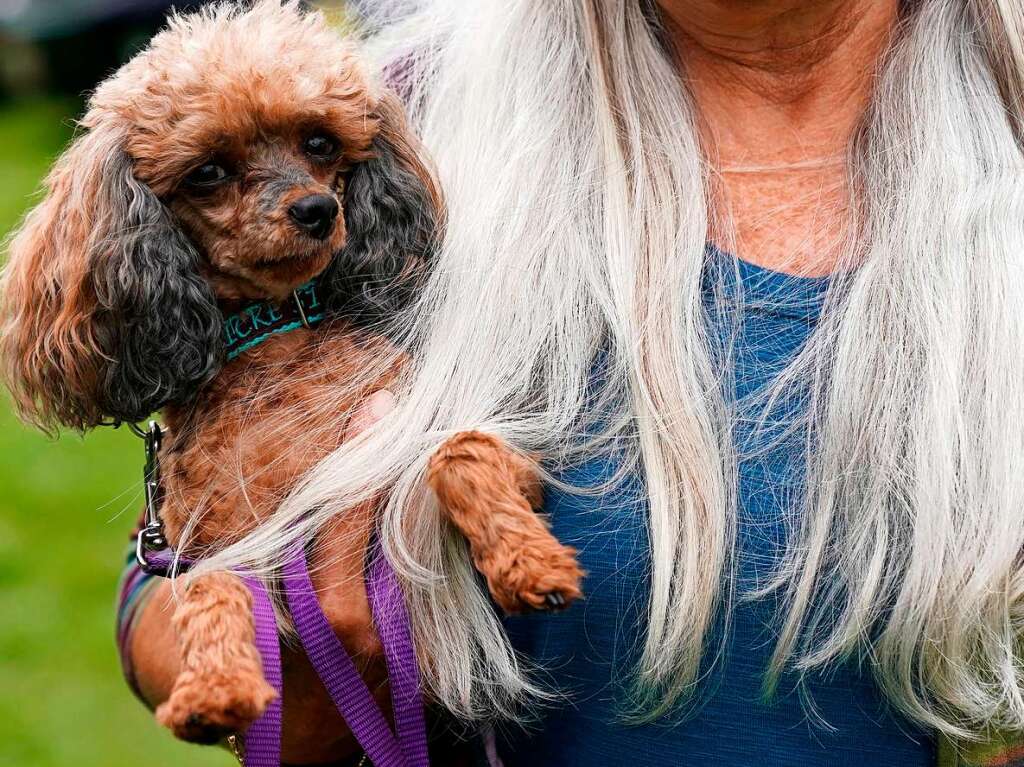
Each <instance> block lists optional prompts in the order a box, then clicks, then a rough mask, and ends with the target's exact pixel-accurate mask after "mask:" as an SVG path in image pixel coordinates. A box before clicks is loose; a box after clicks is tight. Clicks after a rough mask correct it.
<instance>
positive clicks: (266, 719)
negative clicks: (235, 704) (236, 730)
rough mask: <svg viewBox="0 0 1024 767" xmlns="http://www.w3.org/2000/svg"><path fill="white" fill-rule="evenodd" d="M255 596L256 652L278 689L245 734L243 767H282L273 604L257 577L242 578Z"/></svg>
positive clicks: (280, 693)
mask: <svg viewBox="0 0 1024 767" xmlns="http://www.w3.org/2000/svg"><path fill="white" fill-rule="evenodd" d="M241 578H242V580H243V581H244V582H245V585H246V586H248V587H249V591H250V592H251V593H252V618H253V625H254V626H255V627H256V649H258V650H259V651H260V657H261V658H262V659H263V676H264V678H265V679H266V680H267V682H268V684H270V686H271V687H273V688H274V689H275V690H277V697H276V698H274V700H272V701H271V702H270V705H268V706H267V708H266V710H265V711H264V712H263V715H262V716H261V717H260V718H259V719H257V720H256V721H255V722H253V723H252V724H251V725H249V729H248V730H246V731H245V735H244V736H243V741H244V743H245V757H244V762H243V765H244V767H281V712H282V709H283V704H284V682H283V679H282V675H281V644H280V641H279V640H278V637H277V618H276V617H275V616H274V603H273V602H272V601H271V600H270V595H269V594H267V589H266V587H265V586H264V585H263V582H262V581H260V580H259V579H258V578H253V577H252V576H249V575H243V576H241Z"/></svg>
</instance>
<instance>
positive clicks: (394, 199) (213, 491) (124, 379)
mask: <svg viewBox="0 0 1024 767" xmlns="http://www.w3.org/2000/svg"><path fill="white" fill-rule="evenodd" d="M82 126H83V128H84V132H83V133H82V134H81V135H80V136H79V137H78V138H77V139H76V140H75V141H74V142H73V143H72V145H71V146H70V147H69V148H68V150H67V151H66V152H65V154H64V155H63V156H62V157H61V158H60V160H59V161H58V162H57V163H56V165H55V167H54V169H53V171H52V172H51V174H50V176H49V178H48V181H47V189H48V194H47V196H46V197H45V199H44V200H43V201H42V202H41V204H40V205H39V206H38V207H36V208H35V210H33V211H32V212H31V213H30V214H29V215H28V217H27V218H26V220H25V221H24V223H23V225H22V227H21V228H20V231H19V232H18V233H17V235H16V237H15V238H14V240H13V242H12V246H11V254H10V261H9V264H8V266H7V268H6V271H5V274H4V278H3V337H2V340H0V355H2V362H3V373H4V376H5V378H6V382H7V384H8V386H9V388H10V389H11V391H12V393H13V395H14V398H15V402H16V404H17V407H18V408H19V410H20V412H21V413H22V415H23V416H24V417H25V418H26V419H27V420H29V421H31V422H33V423H35V424H37V425H39V426H40V427H42V428H44V429H47V430H51V431H52V430H54V429H56V428H57V427H58V426H60V425H64V426H69V427H72V428H75V429H79V430H85V429H89V428H91V427H94V426H97V425H99V424H102V423H104V422H105V420H106V419H113V420H114V421H117V422H120V421H137V420H140V419H142V418H145V417H146V416H147V415H148V414H149V413H151V412H152V411H154V410H157V409H162V410H163V415H164V419H165V421H166V423H167V426H168V427H169V434H170V436H169V438H168V439H166V440H165V444H164V446H163V448H162V453H161V461H162V465H163V471H164V484H165V496H164V501H163V504H162V507H161V510H160V514H161V517H162V519H163V521H164V524H165V527H166V532H167V535H168V538H169V540H170V541H171V543H172V544H174V545H176V546H177V547H179V548H182V549H183V553H185V554H187V555H190V556H193V557H201V556H203V555H204V554H205V553H209V552H210V551H212V550H216V549H217V548H219V547H223V546H224V545H225V544H227V543H229V542H231V541H234V540H237V539H238V538H239V537H241V536H243V535H245V534H246V533H247V532H249V531H251V530H252V529H253V528H254V526H256V525H258V524H259V523H260V521H261V520H265V519H266V518H267V517H268V516H270V515H271V514H272V513H273V512H274V509H275V508H276V507H277V504H278V503H279V502H280V499H281V498H282V497H283V496H284V495H285V494H286V493H287V492H288V490H289V489H290V488H292V487H293V486H294V485H295V484H296V483H297V482H298V480H299V478H300V477H301V476H302V475H303V473H304V472H306V471H307V470H308V469H309V468H310V467H311V466H313V465H314V464H315V463H316V462H317V461H319V460H320V459H322V458H323V457H324V456H326V455H327V454H328V453H329V452H331V451H332V450H334V449H335V448H337V447H338V445H339V444H340V442H341V439H342V435H343V434H344V432H345V424H344V418H345V417H346V416H347V414H351V413H352V412H353V411H354V409H355V407H356V405H357V404H358V403H359V401H361V400H362V399H363V398H364V397H365V396H367V395H369V394H370V393H371V392H372V391H375V390H377V389H380V388H386V387H387V386H388V385H389V384H390V383H391V382H392V381H393V379H394V376H395V375H396V374H397V372H398V371H397V370H396V369H394V367H392V368H388V369H379V368H381V367H382V366H381V364H379V362H378V360H380V359H382V358H387V359H399V360H400V359H401V358H400V356H398V355H396V354H384V352H386V351H389V347H388V341H387V340H386V339H384V338H382V337H380V336H378V335H374V334H373V333H371V332H369V331H368V330H365V329H362V328H363V326H364V325H365V323H361V320H363V319H366V318H370V319H373V318H379V317H381V316H382V315H387V314H388V313H391V312H395V311H398V310H399V309H400V307H401V306H402V305H403V304H404V303H405V301H406V300H407V299H408V297H409V294H410V293H411V292H412V291H414V290H415V287H416V283H417V278H418V277H419V276H420V275H422V274H423V273H424V271H425V270H426V268H427V266H428V261H429V258H430V248H431V243H432V239H433V236H434V234H435V231H436V229H437V226H438V219H439V217H440V215H441V201H440V196H439V194H438V191H437V189H436V187H435V184H434V182H433V180H432V177H431V175H430V173H429V172H428V171H427V169H426V167H425V166H424V164H423V162H422V161H421V159H420V157H419V150H418V147H417V146H416V144H415V142H414V140H413V139H412V137H411V135H410V133H409V131H408V128H407V126H406V124H405V121H404V116H403V114H402V110H401V108H400V105H399V103H398V102H397V100H396V98H395V97H394V96H393V95H392V94H390V93H388V92H387V91H385V90H382V89H378V88H376V87H375V86H374V85H373V84H372V83H371V82H370V80H369V79H368V77H367V75H366V74H365V72H364V71H363V68H362V66H361V64H360V62H359V60H358V58H357V56H356V55H355V54H354V52H353V51H352V49H351V48H350V46H349V45H348V44H347V43H346V42H345V41H344V40H343V39H341V38H339V37H338V36H336V35H335V34H334V33H333V32H332V31H331V30H330V29H329V28H328V27H327V26H326V24H325V23H324V22H323V19H322V18H321V17H320V16H319V15H317V14H304V13H302V12H301V11H300V10H299V9H298V7H297V5H296V4H295V3H292V2H289V3H285V4H284V5H281V4H280V3H279V2H276V0H263V1H262V2H258V3H256V4H255V5H254V6H252V7H250V8H248V9H239V8H237V7H232V6H229V5H220V6H214V7H212V8H208V9H207V10H205V11H202V12H200V13H197V14H194V15H189V16H177V17H174V18H173V19H172V20H171V22H170V24H169V26H168V28H167V29H166V30H164V31H163V32H161V33H160V34H159V35H157V36H156V37H155V38H154V39H153V41H152V43H151V44H150V46H149V47H148V48H147V49H146V50H145V51H143V52H142V53H140V54H139V55H138V56H136V57H135V58H134V59H133V60H132V61H130V62H129V63H128V64H126V65H125V66H124V67H123V68H122V69H121V70H119V71H118V72H117V73H116V74H114V75H113V76H112V77H111V78H110V79H109V80H107V81H106V82H104V83H103V84H101V85H100V86H99V88H98V89H97V90H96V92H95V94H94V95H93V97H92V99H91V101H90V105H89V109H88V112H87V114H86V116H85V117H84V119H83V121H82ZM311 200H312V201H313V202H315V204H316V208H315V210H314V213H313V214H310V215H308V216H307V215H306V214H305V213H302V211H300V210H299V209H298V208H297V207H296V206H297V205H298V206H301V205H304V204H307V203H309V201H311ZM309 204H312V203H309ZM300 214H301V215H300ZM314 277H317V279H318V284H319V285H320V287H321V288H322V290H323V292H324V300H325V301H327V302H328V303H329V305H330V306H331V307H332V308H333V310H334V317H335V319H333V320H331V321H329V322H326V323H324V324H323V325H321V326H319V327H317V328H315V329H312V330H310V329H299V330H295V331H293V332H290V333H288V334H285V335H279V336H276V337H274V338H272V339H271V340H268V341H266V342H264V343H263V344H261V345H260V346H258V347H256V348H254V349H252V350H250V351H248V352H246V353H244V354H242V355H241V356H240V357H238V358H237V359H234V360H232V361H230V362H228V361H226V359H225V352H224V340H223V328H222V325H223V318H224V316H225V315H226V314H229V313H232V312H234V311H236V310H237V309H238V308H239V307H240V306H241V305H242V304H243V303H245V302H247V301H251V300H254V299H261V300H283V299H284V298H285V297H287V296H289V295H290V293H291V291H292V290H294V289H295V288H296V287H297V286H299V285H301V284H303V283H305V282H306V281H308V280H310V279H311V278H314ZM396 364H398V365H400V364H401V362H400V361H399V363H396ZM367 370H371V371H372V370H377V372H376V374H375V375H374V376H371V377H367V376H366V371H367ZM356 380H358V381H360V382H363V381H365V385H364V384H363V383H360V384H359V385H358V386H357V385H351V382H352V381H356ZM339 382H341V383H347V384H349V385H339ZM339 400H343V401H339ZM325 403H330V408H331V412H334V413H338V414H340V415H339V416H338V419H335V420H332V419H330V418H326V419H325V418H324V417H323V414H324V412H325ZM429 484H430V486H431V488H432V489H433V490H434V492H435V493H436V494H437V497H438V499H439V500H440V502H441V505H442V507H443V508H444V509H446V510H447V513H448V514H449V515H450V518H451V520H452V522H453V523H454V524H455V525H456V526H457V527H458V529H459V530H460V531H462V533H464V534H465V536H466V538H467V539H468V540H469V543H470V546H471V549H472V554H473V558H474V561H475V562H476V564H477V566H478V567H479V569H480V571H481V572H482V573H483V574H484V575H485V576H486V578H487V582H488V584H489V586H490V589H491V591H492V593H493V595H494V597H495V599H496V601H497V602H498V604H499V605H500V606H501V607H502V608H504V609H505V610H508V611H510V612H515V611H519V610H525V609H543V608H545V607H550V606H552V605H554V606H560V605H561V604H565V603H568V602H569V601H571V600H572V599H574V598H576V597H578V596H579V594H580V591H579V580H580V576H581V573H580V571H579V568H578V567H577V565H576V562H575V559H574V552H573V550H572V549H570V548H567V547H564V546H562V545H561V544H559V543H558V541H557V540H555V539H554V538H553V536H552V535H551V533H550V532H549V531H548V529H547V527H546V526H545V524H544V522H543V520H542V519H541V517H539V516H538V515H537V514H536V513H535V512H534V509H535V508H536V507H537V506H538V505H539V502H540V498H539V493H540V491H539V485H538V481H537V477H536V474H535V472H534V469H533V467H532V466H531V464H530V463H529V462H528V461H526V460H525V459H523V458H521V457H520V456H518V455H516V454H515V453H513V452H511V451H510V450H509V449H508V448H507V447H506V446H505V445H503V444H502V443H501V442H500V441H498V440H497V439H495V438H493V437H491V436H488V435H486V434H481V433H477V432H468V433H463V434H460V435H457V436H456V437H455V438H453V439H452V440H451V441H450V442H449V443H447V444H446V445H445V446H444V447H443V448H442V449H441V450H440V451H439V452H438V453H437V454H436V455H435V456H433V458H432V460H431V462H430V469H429ZM373 515H374V508H372V507H371V506H367V507H366V508H361V509H355V510H353V511H352V513H351V514H350V515H346V518H345V520H344V521H343V523H342V526H343V527H345V528H346V529H345V530H344V531H343V532H344V533H345V535H346V536H348V537H347V538H346V540H347V541H351V544H352V545H351V551H352V553H351V556H349V557H347V558H344V559H345V561H343V562H342V563H341V565H340V566H341V567H342V569H346V570H347V572H348V573H349V574H351V575H353V576H354V577H353V578H351V581H353V582H356V583H358V584H359V591H358V593H354V594H350V595H348V596H347V598H348V599H350V600H351V604H353V605H356V606H357V607H358V606H361V607H360V608H359V609H362V610H363V612H364V613H365V612H366V606H365V602H366V597H365V591H364V590H363V587H362V578H361V575H362V567H363V561H362V557H363V552H364V551H365V548H366V543H367V540H368V537H369V534H370V529H371V526H372V519H373ZM337 532H338V531H336V530H332V531H331V534H332V535H334V534H337ZM552 595H555V596H556V599H554V600H553V601H552ZM250 607H251V605H250V597H249V594H248V592H247V590H246V589H245V587H244V585H243V584H242V583H241V581H240V580H239V579H238V578H237V577H236V576H234V575H232V574H229V573H217V574H212V575H207V576H203V577H199V578H197V579H195V580H193V581H191V582H190V584H189V586H188V588H187V590H186V591H185V593H184V595H183V597H182V599H181V602H180V604H179V605H178V607H177V611H176V613H175V615H174V619H173V622H174V626H175V628H176V630H177V633H178V637H179V643H180V650H181V673H180V675H179V677H178V679H177V681H176V683H175V686H174V689H173V691H172V694H171V697H170V699H169V700H168V701H167V702H165V703H164V704H163V705H162V706H160V708H159V709H158V711H157V716H158V718H159V719H160V721H161V722H163V723H164V724H165V725H167V726H168V727H170V728H171V729H172V730H173V731H174V732H175V733H176V734H177V735H178V736H180V737H182V738H186V739H190V740H196V741H210V740H214V739H217V738H219V737H220V736H222V735H223V734H224V733H228V732H237V731H241V730H244V729H245V727H246V726H248V724H249V723H251V722H252V721H253V720H254V719H255V718H257V717H258V716H259V715H260V714H261V713H262V711H263V710H264V708H265V707H266V705H267V704H268V703H269V701H271V700H272V699H273V697H274V692H273V690H272V689H271V687H270V686H269V685H268V684H267V683H266V681H265V680H264V678H263V674H262V671H261V667H260V658H259V654H258V651H257V649H256V647H255V645H254V643H253V636H254V629H253V624H252V618H251V615H250ZM353 610H356V607H354V608H353ZM335 628H336V630H338V632H339V634H342V635H344V636H348V637H351V636H352V633H351V632H349V631H347V630H345V629H344V627H341V626H336V627H335ZM374 641H375V640H374V639H373V638H371V640H370V641H368V642H364V643H363V646H360V647H353V648H350V649H352V650H354V651H357V652H362V653H369V654H373V653H374V652H377V653H378V654H379V648H378V649H377V650H376V651H375V650H374V649H373V646H372V645H373V643H374Z"/></svg>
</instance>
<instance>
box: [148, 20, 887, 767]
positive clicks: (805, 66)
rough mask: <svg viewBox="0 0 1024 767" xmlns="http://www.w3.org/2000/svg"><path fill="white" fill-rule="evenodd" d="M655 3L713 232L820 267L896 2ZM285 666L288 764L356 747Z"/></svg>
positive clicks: (788, 262)
mask: <svg viewBox="0 0 1024 767" xmlns="http://www.w3.org/2000/svg"><path fill="white" fill-rule="evenodd" d="M660 5H661V8H662V11H663V15H664V17H665V19H666V22H667V26H668V31H669V34H670V36H671V38H672V42H673V43H674V46H675V49H676V50H677V51H678V55H679V60H680V61H679V66H680V69H681V71H682V73H683V76H684V77H686V78H687V79H688V81H689V83H690V90H691V91H692V93H693V95H694V99H695V101H696V106H697V110H698V113H699V116H700V120H701V133H702V138H703V141H704V143H705V147H706V151H707V153H708V155H709V157H710V159H711V163H712V167H713V168H714V169H715V171H716V176H715V181H716V182H717V184H716V187H715V189H714V197H715V198H714V200H713V201H712V204H713V208H714V214H713V221H715V223H713V224H712V227H711V231H709V233H708V235H709V238H710V239H711V240H713V241H715V242H718V243H728V244H729V246H730V247H733V248H734V249H735V251H736V253H737V254H738V255H740V256H741V257H742V258H744V259H746V260H749V261H751V262H753V263H756V264H758V265H760V266H764V267H766V268H769V269H775V270H778V271H784V272H789V273H794V274H803V275H822V274H828V273H829V272H830V271H832V269H833V267H834V265H835V260H836V258H837V256H838V250H839V247H840V243H841V238H842V237H843V235H844V233H845V224H846V220H847V210H848V204H849V198H848V191H847V188H846V170H845V166H844V163H843V158H844V153H845V151H846V148H847V146H848V144H849V141H850V138H851V136H852V135H853V132H854V130H855V128H856V126H857V123H858V120H859V119H860V118H861V116H862V114H863V111H864V108H865V105H866V104H867V101H868V99H869V97H870V92H871V83H872V77H873V74H874V72H875V70H876V68H877V65H878V62H879V59H880V57H881V56H882V55H883V54H884V51H885V49H886V46H887V44H888V42H889V40H890V38H891V35H892V33H893V30H894V27H895V24H896V21H897V6H898V3H897V0H662V1H661V3H660ZM672 108H673V106H672V105H671V104H666V109H672ZM726 232H729V233H730V236H729V237H726V236H725V233H726ZM392 402H393V400H392V398H391V396H390V394H388V393H386V392H378V393H377V394H375V395H373V396H372V397H371V398H370V399H369V400H367V402H366V403H365V405H364V411H363V413H362V414H361V416H360V418H359V419H358V423H359V426H356V429H357V430H358V429H359V428H365V426H366V425H368V424H369V423H372V422H373V421H374V420H376V419H377V418H380V417H381V416H382V415H383V414H384V413H386V412H387V411H388V410H389V409H390V408H391V406H392ZM328 538H329V537H328ZM318 577H320V578H321V579H322V580H320V581H319V582H317V583H316V584H315V585H316V586H317V588H318V590H321V599H322V601H323V602H324V605H323V606H324V609H325V612H326V613H327V617H328V618H329V619H330V620H331V622H332V623H333V624H334V625H336V626H337V625H341V624H344V625H346V626H347V627H349V628H348V632H346V636H345V639H346V643H351V645H357V646H372V645H374V639H375V637H374V631H373V627H372V624H371V621H370V616H369V614H368V613H366V614H362V615H357V616H354V615H352V614H351V611H350V610H349V609H348V606H347V604H342V603H339V602H337V601H332V600H331V599H330V598H329V592H330V589H329V583H330V580H329V579H330V575H329V573H321V574H320V575H319V576H318ZM172 608H173V601H172V599H171V593H170V584H169V583H162V584H160V585H159V586H158V588H157V591H156V592H155V594H154V595H153V597H152V598H151V599H150V600H149V602H148V604H147V605H146V607H145V608H144V611H143V613H142V615H141V616H140V618H139V622H138V624H137V627H136V630H135V633H134V636H133V641H132V645H131V648H130V651H131V653H132V658H133V663H134V669H135V674H136V679H137V682H138V686H139V688H140V690H141V692H142V694H143V696H144V697H145V699H146V700H147V702H148V703H149V704H150V705H151V706H154V707H155V706H156V705H158V704H159V703H160V702H162V701H163V700H165V699H166V697H167V695H168V694H169V692H170V688H171V684H172V682H173V680H174V678H175V676H176V674H177V671H178V669H177V650H176V639H175V637H174V635H173V630H172V628H171V624H170V614H171V611H172ZM378 661H379V659H378ZM284 671H285V684H286V687H287V688H288V690H289V706H288V712H287V714H286V721H285V733H284V744H283V745H284V759H285V761H287V762H291V763H298V764H301V763H307V764H316V763H323V762H327V761H330V760H336V759H340V758H344V757H346V756H349V755H351V754H354V753H357V747H356V745H355V743H354V742H353V740H352V738H351V736H350V735H349V734H348V732H347V729H346V728H345V727H344V724H343V722H342V721H341V719H340V717H339V716H338V715H337V713H336V712H335V711H334V708H333V706H332V705H331V704H330V701H329V700H328V699H327V698H326V695H324V694H323V693H322V691H321V689H320V687H319V682H318V680H316V678H315V676H314V675H313V674H312V672H311V669H310V668H309V665H308V663H307V662H305V660H304V659H303V658H301V657H300V656H289V657H288V658H286V659H285V669H284ZM292 691H295V692H294V693H293V692H292Z"/></svg>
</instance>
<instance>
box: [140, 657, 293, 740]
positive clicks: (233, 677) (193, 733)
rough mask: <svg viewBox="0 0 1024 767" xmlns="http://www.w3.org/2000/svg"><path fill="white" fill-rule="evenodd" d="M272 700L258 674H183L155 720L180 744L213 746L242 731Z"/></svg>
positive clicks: (260, 675) (271, 688) (268, 690)
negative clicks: (188, 742)
mask: <svg viewBox="0 0 1024 767" xmlns="http://www.w3.org/2000/svg"><path fill="white" fill-rule="evenodd" d="M276 697H277V692H276V691H275V690H274V688H273V687H271V686H270V685H269V684H267V681H266V680H265V679H264V678H263V675H262V674H257V673H237V674H222V673H211V674H196V673H192V672H184V673H182V674H181V675H180V676H179V677H178V679H177V681H175V683H174V689H173V690H172V691H171V697H170V698H168V700H167V701H166V702H165V703H163V704H162V705H161V706H160V707H159V708H157V710H156V718H157V721H158V722H160V724H162V725H164V726H165V727H168V728H170V729H171V731H172V732H174V734H175V735H176V736H177V737H179V738H181V739H182V740H187V741H190V742H192V743H203V744H211V743H217V742H219V741H220V740H221V739H223V738H224V737H226V736H227V735H231V734H233V733H237V732H242V731H244V730H245V729H246V728H247V727H248V726H249V725H250V724H252V723H253V722H254V721H256V720H257V719H258V718H259V717H260V716H261V715H262V714H263V712H264V710H266V708H267V706H268V705H269V704H270V702H271V701H273V700H274V699H275V698H276Z"/></svg>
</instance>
